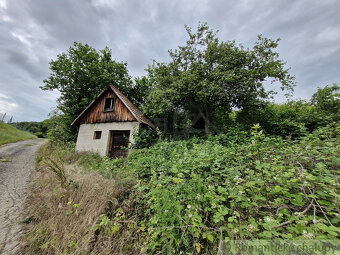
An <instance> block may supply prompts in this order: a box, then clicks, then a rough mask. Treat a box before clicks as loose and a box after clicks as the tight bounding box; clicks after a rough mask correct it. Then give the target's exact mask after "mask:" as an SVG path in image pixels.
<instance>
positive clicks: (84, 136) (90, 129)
mask: <svg viewBox="0 0 340 255" xmlns="http://www.w3.org/2000/svg"><path fill="white" fill-rule="evenodd" d="M138 128H139V122H138V121H130V122H110V123H95V124H81V125H80V127H79V131H78V138H77V144H76V150H77V151H92V152H97V153H99V154H100V155H102V156H105V155H107V152H108V146H109V142H110V131H111V130H130V137H129V141H130V144H134V142H135V139H134V137H133V136H134V134H136V133H137V132H138ZM94 131H102V135H101V138H100V139H94Z"/></svg>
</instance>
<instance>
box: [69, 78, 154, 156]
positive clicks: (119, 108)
mask: <svg viewBox="0 0 340 255" xmlns="http://www.w3.org/2000/svg"><path fill="white" fill-rule="evenodd" d="M71 125H72V126H79V131H78V137H77V144H76V150H77V151H93V152H97V153H99V154H100V155H102V156H104V155H106V156H109V157H122V156H126V155H127V154H128V152H129V150H128V149H127V148H128V147H129V144H133V143H134V134H136V133H137V132H138V130H139V127H140V125H146V126H148V127H150V128H151V129H153V130H155V129H156V127H155V125H154V124H153V123H152V122H151V121H150V120H149V119H147V118H146V117H144V116H143V115H142V113H141V111H140V110H139V109H138V108H137V107H136V106H135V105H134V104H133V103H131V101H130V100H129V99H128V98H127V97H126V96H124V95H123V94H122V93H121V92H120V91H119V90H118V89H117V88H116V87H114V86H112V85H109V86H108V88H107V89H106V90H104V91H102V92H101V93H100V94H99V96H98V97H97V98H96V99H95V100H93V101H92V102H91V103H90V104H89V105H88V106H87V107H86V108H85V109H84V111H83V112H82V113H80V114H79V116H78V117H77V118H76V119H75V120H74V121H73V122H72V124H71Z"/></svg>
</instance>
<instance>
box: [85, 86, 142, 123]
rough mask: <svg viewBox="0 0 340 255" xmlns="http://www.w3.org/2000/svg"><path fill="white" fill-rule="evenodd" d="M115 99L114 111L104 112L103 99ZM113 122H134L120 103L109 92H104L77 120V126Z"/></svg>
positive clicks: (132, 117) (111, 92)
mask: <svg viewBox="0 0 340 255" xmlns="http://www.w3.org/2000/svg"><path fill="white" fill-rule="evenodd" d="M107 97H113V98H115V105H114V111H112V112H104V111H103V110H104V103H105V98H107ZM113 121H136V119H135V117H134V116H133V115H132V114H131V112H130V111H129V110H128V109H127V108H126V106H125V105H124V104H123V103H122V101H121V100H120V99H119V98H118V97H117V96H116V95H115V94H114V93H113V91H111V90H107V91H105V92H104V93H103V94H102V95H101V96H100V98H98V99H97V100H96V101H95V102H94V104H93V105H92V106H91V107H90V108H89V109H88V110H87V112H86V113H85V114H84V115H83V116H82V117H81V119H80V120H79V124H89V123H102V122H113Z"/></svg>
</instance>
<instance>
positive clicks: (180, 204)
mask: <svg viewBox="0 0 340 255" xmlns="http://www.w3.org/2000/svg"><path fill="white" fill-rule="evenodd" d="M339 135H340V127H339V125H338V124H337V123H333V124H330V125H328V126H327V127H324V128H320V129H318V130H316V131H315V132H314V133H312V134H310V135H307V136H304V137H302V138H301V139H299V140H290V139H283V138H280V137H279V138H276V137H266V136H265V135H264V134H263V132H262V130H261V128H260V126H259V125H255V126H254V127H253V128H252V132H251V134H249V135H247V134H245V133H239V134H236V133H235V132H231V133H230V135H229V136H228V134H224V135H220V136H215V137H213V136H211V137H208V138H207V139H204V140H201V139H195V138H193V139H190V140H187V141H162V142H158V143H157V144H155V145H154V146H152V147H150V148H148V149H139V150H134V151H133V152H132V154H131V155H130V157H129V159H128V160H126V161H125V162H122V161H121V160H109V161H106V162H105V163H103V164H104V165H105V168H106V169H107V170H109V169H111V171H112V173H119V172H121V171H126V172H130V171H132V172H134V174H135V176H136V177H137V179H138V181H137V183H138V184H137V185H136V186H135V188H136V189H137V190H138V194H139V196H137V199H138V201H137V202H138V206H139V207H141V208H146V209H145V210H140V211H143V213H142V214H140V215H139V218H138V219H137V220H140V221H146V222H147V224H146V227H147V231H148V238H147V240H146V246H145V250H146V251H148V252H149V253H150V254H159V253H161V254H180V253H181V252H182V254H188V253H189V254H192V253H195V252H196V253H202V254H216V251H217V249H218V246H219V242H220V240H229V239H234V240H238V239H272V238H281V239H291V240H293V239H294V240H296V239H311V240H313V239H336V238H338V237H339V230H340V228H339V226H340V220H339V219H340V217H339V210H340V207H339V198H340V194H339V188H340V185H339V183H340V182H339V181H340V180H339V172H340V167H339V166H340V161H339V155H340V146H339V145H340V144H339ZM110 164H111V167H110ZM98 168H101V167H100V164H99V166H98Z"/></svg>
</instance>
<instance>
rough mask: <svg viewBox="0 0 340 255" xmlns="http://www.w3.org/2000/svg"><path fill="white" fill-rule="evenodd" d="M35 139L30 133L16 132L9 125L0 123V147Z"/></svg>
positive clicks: (16, 130)
mask: <svg viewBox="0 0 340 255" xmlns="http://www.w3.org/2000/svg"><path fill="white" fill-rule="evenodd" d="M35 138H37V137H36V136H35V135H32V134H31V133H28V132H25V131H22V130H18V129H16V128H15V127H13V126H11V125H8V124H5V123H2V122H0V145H3V144H6V143H14V142H17V141H22V140H28V139H35Z"/></svg>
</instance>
